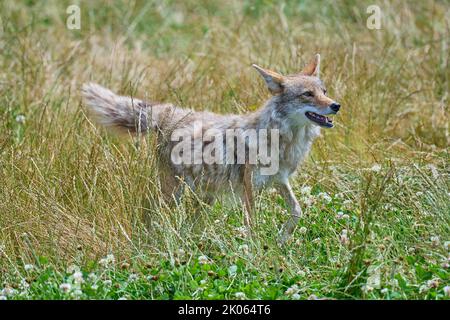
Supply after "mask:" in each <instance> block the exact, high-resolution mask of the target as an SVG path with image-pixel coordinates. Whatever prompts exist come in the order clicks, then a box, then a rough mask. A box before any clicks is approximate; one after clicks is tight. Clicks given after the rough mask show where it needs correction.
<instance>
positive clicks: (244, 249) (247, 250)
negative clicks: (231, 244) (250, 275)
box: [238, 244, 249, 255]
mask: <svg viewBox="0 0 450 320" xmlns="http://www.w3.org/2000/svg"><path fill="white" fill-rule="evenodd" d="M238 249H239V251H242V252H243V253H244V254H245V255H248V254H249V249H248V245H246V244H243V245H240V246H239V248H238Z"/></svg>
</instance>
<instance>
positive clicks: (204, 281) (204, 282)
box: [200, 279, 208, 286]
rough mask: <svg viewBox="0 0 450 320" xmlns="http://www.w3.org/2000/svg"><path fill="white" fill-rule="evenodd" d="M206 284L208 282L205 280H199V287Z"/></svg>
mask: <svg viewBox="0 0 450 320" xmlns="http://www.w3.org/2000/svg"><path fill="white" fill-rule="evenodd" d="M206 283H208V280H206V279H202V280H200V285H202V286H203V285H205V284H206Z"/></svg>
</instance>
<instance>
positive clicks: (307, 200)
mask: <svg viewBox="0 0 450 320" xmlns="http://www.w3.org/2000/svg"><path fill="white" fill-rule="evenodd" d="M302 204H303V205H304V206H305V207H307V208H309V207H311V206H312V205H313V204H314V198H313V197H303V198H302Z"/></svg>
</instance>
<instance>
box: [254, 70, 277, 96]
mask: <svg viewBox="0 0 450 320" xmlns="http://www.w3.org/2000/svg"><path fill="white" fill-rule="evenodd" d="M252 67H253V68H255V69H256V70H258V72H259V73H260V74H261V75H262V76H263V78H264V80H266V84H267V87H268V88H269V91H270V92H271V93H272V94H279V93H281V92H283V82H284V77H283V76H282V75H281V74H279V73H276V72H274V71H271V70H267V69H264V68H261V67H260V66H258V65H256V64H252Z"/></svg>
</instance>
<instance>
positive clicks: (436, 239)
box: [430, 236, 441, 247]
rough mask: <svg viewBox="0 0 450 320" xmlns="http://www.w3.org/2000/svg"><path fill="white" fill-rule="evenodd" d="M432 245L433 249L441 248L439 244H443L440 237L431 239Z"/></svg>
mask: <svg viewBox="0 0 450 320" xmlns="http://www.w3.org/2000/svg"><path fill="white" fill-rule="evenodd" d="M430 241H431V244H432V245H433V247H437V246H439V243H440V242H441V241H440V239H439V237H438V236H433V237H431V238H430Z"/></svg>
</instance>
